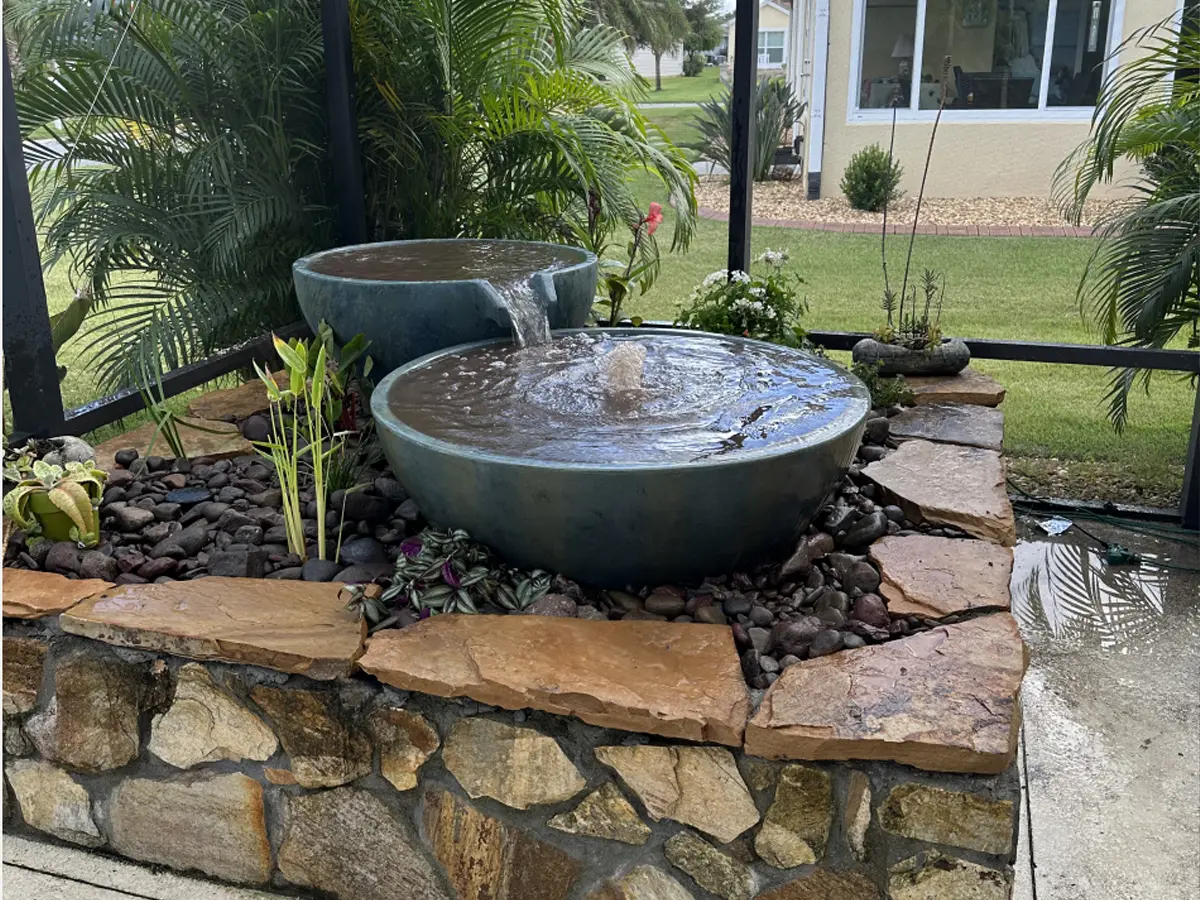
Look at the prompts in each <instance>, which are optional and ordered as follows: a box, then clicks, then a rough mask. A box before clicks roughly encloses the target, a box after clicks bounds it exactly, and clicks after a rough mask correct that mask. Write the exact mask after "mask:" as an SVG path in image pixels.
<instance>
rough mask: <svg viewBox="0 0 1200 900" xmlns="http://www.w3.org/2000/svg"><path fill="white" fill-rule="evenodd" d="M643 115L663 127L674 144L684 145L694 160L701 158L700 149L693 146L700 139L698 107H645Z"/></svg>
mask: <svg viewBox="0 0 1200 900" xmlns="http://www.w3.org/2000/svg"><path fill="white" fill-rule="evenodd" d="M642 115H644V116H645V117H646V118H647V119H649V120H650V121H651V122H653V123H654V124H655V125H657V126H658V127H659V128H661V129H662V130H663V134H665V135H666V136H667V139H668V140H669V141H670V142H671V143H672V144H674V145H675V146H676V147H682V148H683V151H684V152H685V153H686V154H687V157H688V159H690V160H691V161H692V162H695V161H696V160H697V159H699V158H700V151H699V150H696V149H695V148H694V147H693V146H692V145H693V144H695V143H696V141H698V140H699V139H700V132H699V131H698V130H697V129H696V115H697V109H696V107H687V106H678V107H669V108H667V109H643V110H642Z"/></svg>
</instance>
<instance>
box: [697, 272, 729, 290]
mask: <svg viewBox="0 0 1200 900" xmlns="http://www.w3.org/2000/svg"><path fill="white" fill-rule="evenodd" d="M728 280H729V270H728V269H717V271H715V272H713V273H712V274H711V275H705V276H704V280H703V281H702V282H700V287H705V288H710V287H712V286H713V285H714V284H721V283H722V282H726V281H728Z"/></svg>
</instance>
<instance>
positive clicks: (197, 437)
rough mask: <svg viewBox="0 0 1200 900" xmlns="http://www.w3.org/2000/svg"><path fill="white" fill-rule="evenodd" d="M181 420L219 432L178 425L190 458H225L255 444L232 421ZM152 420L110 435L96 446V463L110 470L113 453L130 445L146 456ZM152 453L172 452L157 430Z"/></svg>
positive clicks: (244, 452)
mask: <svg viewBox="0 0 1200 900" xmlns="http://www.w3.org/2000/svg"><path fill="white" fill-rule="evenodd" d="M182 421H183V422H195V423H196V424H197V425H199V426H201V427H202V428H209V429H212V430H213V431H216V432H218V433H217V434H210V433H209V432H208V431H198V430H197V429H195V428H188V427H187V425H186V424H181V425H180V426H179V438H180V440H182V441H183V449H184V450H186V451H187V456H188V458H189V459H198V458H199V457H201V456H207V457H208V458H209V459H228V458H229V457H233V456H245V455H247V454H251V453H253V452H254V446H253V445H252V444H251V443H250V442H249V441H248V440H246V439H245V438H244V437H242V433H241V432H240V431H239V430H238V427H237V426H236V425H231V424H230V423H228V422H218V421H215V420H212V419H184V420H182ZM155 427H156V426H155V424H154V423H153V422H147V423H146V424H145V425H139V426H138V427H137V428H135V429H133V431H127V432H125V433H124V434H118V435H117V436H116V437H115V438H109V439H108V440H107V441H105V442H104V443H103V444H101V445H100V446H98V447H97V448H96V467H97V468H100V469H104V470H105V471H106V472H108V471H112V469H114V468H115V467H116V465H117V463H116V460H115V458H114V457H115V456H116V454H117V451H118V450H124V449H126V448H130V447H131V448H133V449H134V450H136V451H137V452H138V454H139V455H141V456H146V455H147V453H146V451H147V449H148V448H149V447H150V441H151V440H153V439H154V429H155ZM153 452H154V455H155V456H173V455H174V454H172V453H171V448H170V447H169V446H167V442H166V440H165V439H164V438H163V437H162V435H161V434H160V435H159V436H158V439H157V440H155V441H154V451H153Z"/></svg>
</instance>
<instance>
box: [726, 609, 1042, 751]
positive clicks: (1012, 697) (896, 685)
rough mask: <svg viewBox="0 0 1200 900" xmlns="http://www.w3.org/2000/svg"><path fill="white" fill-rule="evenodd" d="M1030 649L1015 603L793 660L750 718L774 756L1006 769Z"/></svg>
mask: <svg viewBox="0 0 1200 900" xmlns="http://www.w3.org/2000/svg"><path fill="white" fill-rule="evenodd" d="M1028 661H1029V653H1028V650H1027V649H1026V647H1025V644H1024V643H1023V642H1022V640H1021V635H1020V632H1019V631H1018V630H1017V623H1016V620H1014V619H1013V617H1012V616H1011V615H1009V614H1008V613H997V614H995V615H989V616H982V617H980V618H977V619H971V620H969V621H966V622H960V623H958V624H956V625H943V626H941V627H940V628H935V629H933V630H932V631H927V632H923V633H921V634H916V635H913V636H911V637H907V638H904V639H902V640H898V641H892V642H889V643H886V644H878V645H875V646H868V647H863V648H861V649H859V650H855V651H853V652H851V653H835V654H832V655H830V656H822V657H819V658H817V659H811V660H806V661H804V662H801V663H796V664H795V665H792V666H789V667H788V668H787V669H785V670H784V672H783V674H782V675H780V677H779V679H778V680H777V681H776V682H775V683H774V684H773V685H771V687H770V689H769V690H768V691H767V694H766V696H765V697H764V698H763V701H762V704H761V705H760V706H759V709H758V712H757V713H756V714H755V715H754V718H753V719H751V720H750V723H749V725H747V727H746V752H747V753H749V754H751V755H753V756H763V757H767V758H771V759H884V760H893V761H895V762H900V763H905V764H906V765H911V766H915V767H916V768H918V769H926V770H929V771H936V772H978V773H983V774H997V773H1000V772H1003V771H1004V770H1005V769H1006V768H1007V767H1008V765H1009V763H1010V762H1011V761H1012V758H1013V755H1014V754H1015V752H1016V747H1017V733H1018V730H1019V725H1020V715H1019V708H1018V695H1019V692H1020V687H1021V679H1022V677H1023V676H1024V674H1025V668H1026V666H1027V665H1028Z"/></svg>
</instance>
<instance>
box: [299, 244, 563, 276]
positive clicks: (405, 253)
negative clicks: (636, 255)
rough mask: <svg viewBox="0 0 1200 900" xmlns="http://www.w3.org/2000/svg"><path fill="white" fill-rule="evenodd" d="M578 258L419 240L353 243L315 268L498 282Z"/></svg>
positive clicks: (521, 247)
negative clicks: (396, 242) (410, 241)
mask: <svg viewBox="0 0 1200 900" xmlns="http://www.w3.org/2000/svg"><path fill="white" fill-rule="evenodd" d="M576 262H579V254H578V252H576V253H571V252H569V251H568V249H567V248H565V247H564V248H561V249H560V248H557V247H553V246H543V245H542V244H530V243H526V242H524V241H472V240H459V241H443V242H437V243H426V242H423V241H416V242H413V243H400V244H376V245H371V246H367V247H348V248H346V249H345V250H341V251H336V252H331V253H324V254H322V255H321V256H320V257H318V258H317V259H315V260H313V261H312V263H311V264H310V268H311V269H312V270H313V271H314V272H320V273H322V274H324V275H340V276H341V277H343V278H364V279H368V280H372V281H463V280H465V279H470V278H484V279H487V280H488V281H490V282H492V283H493V284H497V285H499V284H508V283H511V282H524V281H526V280H527V279H528V278H529V276H530V275H532V274H533V273H534V272H540V271H543V270H546V269H556V268H561V267H563V266H568V265H571V264H573V263H576Z"/></svg>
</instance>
